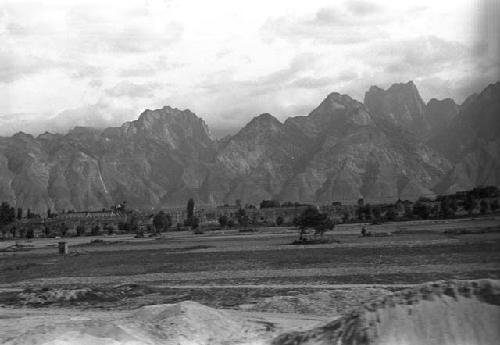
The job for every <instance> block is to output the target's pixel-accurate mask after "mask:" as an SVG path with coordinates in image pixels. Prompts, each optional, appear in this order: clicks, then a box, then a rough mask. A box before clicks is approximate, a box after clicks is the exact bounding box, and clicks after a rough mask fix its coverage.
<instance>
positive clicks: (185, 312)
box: [5, 302, 265, 345]
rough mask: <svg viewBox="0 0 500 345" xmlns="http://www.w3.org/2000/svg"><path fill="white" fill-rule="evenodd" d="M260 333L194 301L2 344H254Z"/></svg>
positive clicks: (49, 329) (38, 331) (43, 330)
mask: <svg viewBox="0 0 500 345" xmlns="http://www.w3.org/2000/svg"><path fill="white" fill-rule="evenodd" d="M262 332H265V330H264V326H263V325H258V324H255V323H250V322H247V321H245V320H244V319H240V318H238V317H236V316H234V315H233V314H228V313H227V312H225V311H221V310H216V309H212V308H209V307H206V306H204V305H201V304H199V303H195V302H182V303H177V304H165V305H154V306H147V307H143V308H140V309H139V310H137V311H135V312H133V313H132V314H131V315H129V316H126V317H124V318H121V319H119V320H116V321H113V322H105V321H102V320H90V321H89V320H83V321H71V322H64V323H59V324H54V325H51V326H42V327H37V328H35V329H32V330H30V331H28V332H26V333H24V334H23V335H21V336H18V337H16V338H15V339H10V340H8V341H7V342H6V343H5V344H6V345H21V344H22V345H25V344H32V345H42V344H43V345H60V344H72V345H73V344H77V345H94V344H96V345H100V344H107V345H108V344H109V345H115V344H116V345H118V344H120V345H156V344H176V345H195V344H207V345H209V344H237V343H238V344H242V343H253V342H254V340H256V339H257V337H258V336H259V334H261V333H262Z"/></svg>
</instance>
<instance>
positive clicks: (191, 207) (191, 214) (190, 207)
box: [186, 198, 194, 226]
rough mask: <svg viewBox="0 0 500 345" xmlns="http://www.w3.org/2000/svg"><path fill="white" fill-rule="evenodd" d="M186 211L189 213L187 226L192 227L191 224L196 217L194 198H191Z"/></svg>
mask: <svg viewBox="0 0 500 345" xmlns="http://www.w3.org/2000/svg"><path fill="white" fill-rule="evenodd" d="M186 208H187V209H186V211H187V222H186V225H187V226H191V225H192V224H191V222H192V220H193V217H194V200H193V198H190V199H189V200H188V202H187V207H186Z"/></svg>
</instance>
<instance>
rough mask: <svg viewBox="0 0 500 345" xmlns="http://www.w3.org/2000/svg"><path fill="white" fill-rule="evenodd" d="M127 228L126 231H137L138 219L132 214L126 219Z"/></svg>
mask: <svg viewBox="0 0 500 345" xmlns="http://www.w3.org/2000/svg"><path fill="white" fill-rule="evenodd" d="M127 228H128V229H127V230H128V231H137V229H139V217H138V216H137V214H135V213H132V214H131V215H130V217H127Z"/></svg>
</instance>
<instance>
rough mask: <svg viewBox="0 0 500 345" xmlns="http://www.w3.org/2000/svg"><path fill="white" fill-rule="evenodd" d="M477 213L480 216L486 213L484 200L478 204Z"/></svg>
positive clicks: (486, 206) (486, 203)
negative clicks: (478, 212) (479, 213)
mask: <svg viewBox="0 0 500 345" xmlns="http://www.w3.org/2000/svg"><path fill="white" fill-rule="evenodd" d="M479 211H480V212H481V214H486V213H488V202H487V201H486V200H481V202H480V203H479Z"/></svg>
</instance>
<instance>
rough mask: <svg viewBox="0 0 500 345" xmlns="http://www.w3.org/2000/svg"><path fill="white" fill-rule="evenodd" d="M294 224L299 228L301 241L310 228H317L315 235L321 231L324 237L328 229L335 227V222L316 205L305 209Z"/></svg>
mask: <svg viewBox="0 0 500 345" xmlns="http://www.w3.org/2000/svg"><path fill="white" fill-rule="evenodd" d="M294 224H295V226H297V227H298V228H299V241H302V240H304V235H305V233H306V230H307V229H309V228H313V229H314V230H316V232H315V235H316V234H318V233H319V234H320V235H321V238H323V234H324V233H325V231H326V230H331V229H333V228H334V227H335V223H334V222H333V221H332V220H331V219H330V218H328V216H327V215H326V214H324V213H320V212H319V210H318V209H317V208H314V207H310V208H307V209H305V210H304V212H302V214H301V215H300V216H299V217H297V218H295V220H294Z"/></svg>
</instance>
